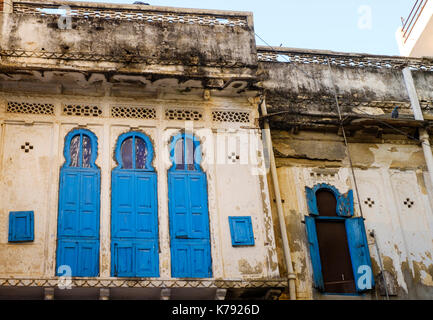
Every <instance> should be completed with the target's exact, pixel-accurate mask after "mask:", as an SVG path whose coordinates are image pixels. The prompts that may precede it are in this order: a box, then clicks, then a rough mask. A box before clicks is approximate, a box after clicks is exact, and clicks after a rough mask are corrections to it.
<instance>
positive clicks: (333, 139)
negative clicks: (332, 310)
mask: <svg viewBox="0 0 433 320" xmlns="http://www.w3.org/2000/svg"><path fill="white" fill-rule="evenodd" d="M272 136H273V143H274V149H275V152H276V155H277V159H276V161H277V166H278V175H279V183H280V188H281V197H282V199H283V201H284V203H283V206H284V212H285V215H286V221H285V222H286V226H287V230H288V235H289V242H290V248H291V250H292V259H293V266H294V269H295V272H296V274H297V284H296V286H297V288H296V289H297V295H298V298H300V299H325V298H326V299H329V298H330V297H329V296H324V295H321V294H320V293H319V292H317V291H316V290H315V289H313V282H312V279H313V275H312V265H311V259H310V255H309V247H308V242H307V239H306V231H305V225H304V224H303V223H302V221H303V220H304V216H305V215H307V214H308V209H307V202H306V196H305V191H304V189H305V186H308V187H312V186H314V185H316V184H319V183H328V184H331V185H334V186H335V187H337V189H338V190H339V191H340V192H342V193H345V192H347V191H348V190H349V189H352V190H353V191H354V202H355V204H354V205H355V215H356V216H360V214H361V212H360V206H361V208H362V213H363V215H364V218H365V225H366V229H367V235H368V242H369V249H370V255H371V258H372V264H373V273H374V276H375V279H376V283H379V282H380V281H381V278H380V277H378V275H379V273H380V272H381V270H380V267H379V259H378V254H377V250H376V245H375V241H377V243H378V244H379V248H380V254H381V258H382V262H383V266H384V269H385V270H386V271H388V272H390V273H391V275H392V278H393V279H394V281H395V284H396V288H395V289H396V292H397V296H393V297H391V299H431V298H432V297H433V281H432V276H433V273H432V270H433V259H432V255H433V246H432V242H433V210H432V202H431V201H432V200H431V199H432V196H431V193H432V192H431V191H432V189H431V188H430V182H429V179H428V177H427V174H428V173H427V172H426V167H425V162H424V158H423V154H422V149H421V148H420V147H419V146H418V145H416V144H410V143H409V144H405V145H402V144H397V143H395V142H392V140H389V141H387V140H383V141H382V143H359V142H358V143H357V142H355V141H354V142H352V143H350V153H351V156H352V160H353V165H354V170H355V176H356V181H357V184H358V189H359V200H360V203H359V201H358V195H357V193H356V189H355V184H354V180H353V176H352V173H351V170H350V165H349V161H348V158H347V156H346V153H345V146H344V143H343V141H342V138H341V137H339V136H337V135H334V134H325V133H313V132H305V131H302V132H300V133H299V134H298V135H295V134H289V133H287V132H285V131H277V130H275V131H273V132H272ZM372 140H374V139H372ZM304 142H305V145H303V144H304ZM315 146H317V147H316V148H315ZM271 196H272V194H271ZM368 199H370V200H371V201H374V204H373V205H371V206H369V204H371V201H370V202H369V201H368ZM407 199H409V200H410V202H413V205H411V207H410V208H409V207H408V205H407V204H405V202H407ZM359 205H360V206H359ZM275 210H276V209H275V206H273V211H274V212H273V214H274V218H275V219H276V212H275ZM373 230H374V231H375V233H376V235H377V237H376V239H374V238H372V237H371V236H370V232H371V231H373ZM275 232H276V234H277V235H278V236H277V247H281V245H280V239H279V234H280V233H279V232H280V231H279V228H278V227H277V226H276V227H275ZM278 255H279V263H280V264H281V263H282V262H283V260H282V251H281V250H278ZM283 270H284V269H283ZM334 298H335V297H334ZM340 298H343V297H340ZM357 298H358V299H384V296H381V295H380V290H379V286H378V285H376V290H375V291H373V292H371V293H368V294H365V295H363V296H360V297H357Z"/></svg>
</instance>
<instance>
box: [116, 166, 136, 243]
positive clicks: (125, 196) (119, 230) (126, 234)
mask: <svg viewBox="0 0 433 320" xmlns="http://www.w3.org/2000/svg"><path fill="white" fill-rule="evenodd" d="M112 179H113V187H112V197H113V201H112V206H113V208H112V213H113V214H112V221H111V226H112V231H111V232H112V235H111V236H112V238H134V236H135V214H134V207H135V206H134V197H135V194H134V192H133V190H134V179H135V176H134V174H133V173H125V172H118V171H113V174H112Z"/></svg>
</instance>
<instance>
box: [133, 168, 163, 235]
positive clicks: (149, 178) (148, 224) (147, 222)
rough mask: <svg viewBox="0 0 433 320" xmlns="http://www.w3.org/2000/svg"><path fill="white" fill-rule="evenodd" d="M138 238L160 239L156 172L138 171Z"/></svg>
mask: <svg viewBox="0 0 433 320" xmlns="http://www.w3.org/2000/svg"><path fill="white" fill-rule="evenodd" d="M135 179H136V180H135V188H136V189H135V192H136V197H135V211H136V219H135V220H136V230H135V233H136V238H137V239H158V234H157V233H158V214H157V212H158V210H157V209H158V208H157V206H158V203H157V189H156V188H157V186H156V173H154V172H152V173H136V177H135Z"/></svg>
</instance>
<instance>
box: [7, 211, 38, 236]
mask: <svg viewBox="0 0 433 320" xmlns="http://www.w3.org/2000/svg"><path fill="white" fill-rule="evenodd" d="M33 240H34V213H33V211H22V212H10V213H9V239H8V241H9V242H28V241H33Z"/></svg>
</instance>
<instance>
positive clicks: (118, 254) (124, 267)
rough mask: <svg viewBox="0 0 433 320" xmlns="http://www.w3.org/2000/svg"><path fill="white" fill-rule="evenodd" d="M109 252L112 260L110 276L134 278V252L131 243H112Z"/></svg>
mask: <svg viewBox="0 0 433 320" xmlns="http://www.w3.org/2000/svg"><path fill="white" fill-rule="evenodd" d="M111 245H112V246H113V248H112V250H111V252H113V257H112V259H113V260H114V261H113V262H112V264H111V265H112V268H113V270H112V274H113V276H114V277H134V276H135V270H134V265H135V259H134V256H135V252H134V245H133V243H132V241H113V242H112V243H111Z"/></svg>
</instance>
